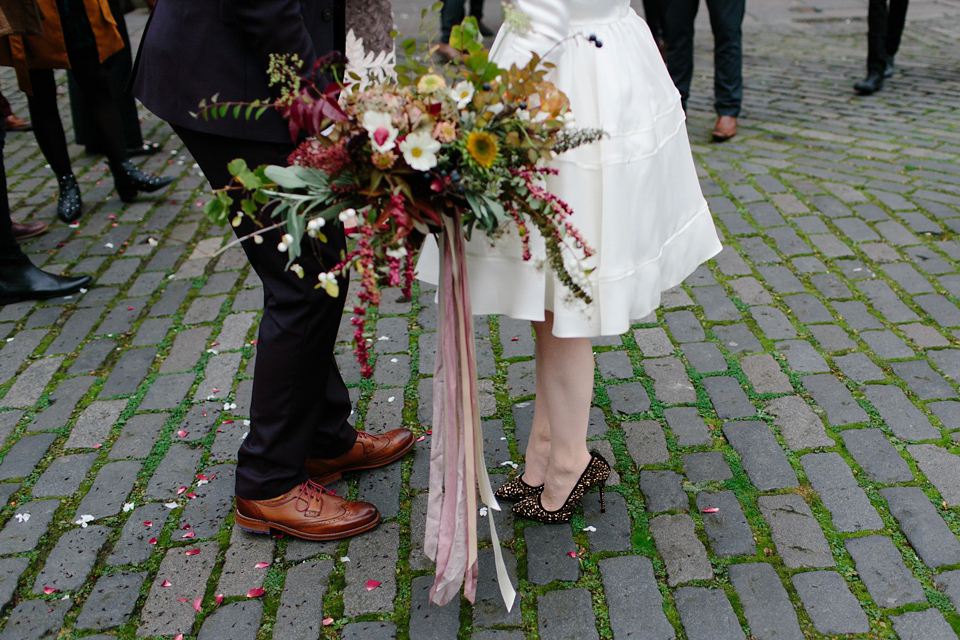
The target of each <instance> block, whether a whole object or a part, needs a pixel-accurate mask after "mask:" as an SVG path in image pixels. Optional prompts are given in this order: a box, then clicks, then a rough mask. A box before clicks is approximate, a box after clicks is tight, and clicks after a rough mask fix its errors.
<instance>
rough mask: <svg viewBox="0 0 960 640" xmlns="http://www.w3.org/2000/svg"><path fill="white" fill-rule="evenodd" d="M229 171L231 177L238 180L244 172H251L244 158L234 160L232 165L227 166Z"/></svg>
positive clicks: (231, 162)
mask: <svg viewBox="0 0 960 640" xmlns="http://www.w3.org/2000/svg"><path fill="white" fill-rule="evenodd" d="M227 171H229V172H230V175H232V176H233V177H234V178H236V177H237V176H238V175H239V174H241V173H243V172H244V171H249V169H248V168H247V161H246V160H244V159H243V158H234V159H233V160H231V161H230V164H228V165H227Z"/></svg>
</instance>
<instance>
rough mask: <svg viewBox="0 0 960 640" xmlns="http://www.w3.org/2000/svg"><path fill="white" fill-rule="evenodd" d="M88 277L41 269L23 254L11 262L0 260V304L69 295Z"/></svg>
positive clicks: (85, 281)
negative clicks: (57, 273)
mask: <svg viewBox="0 0 960 640" xmlns="http://www.w3.org/2000/svg"><path fill="white" fill-rule="evenodd" d="M91 280H92V278H91V277H90V276H56V275H53V274H52V273H47V272H46V271H41V270H40V269H38V268H36V267H35V266H33V263H31V262H30V260H29V259H28V258H27V257H26V256H24V257H23V258H22V259H20V260H16V261H12V262H6V261H5V262H0V305H5V304H11V303H13V302H21V301H23V300H46V299H47V298H59V297H61V296H69V295H71V294H74V293H76V292H77V291H79V290H80V289H82V288H83V287H86V286H87V285H88V284H90V282H91Z"/></svg>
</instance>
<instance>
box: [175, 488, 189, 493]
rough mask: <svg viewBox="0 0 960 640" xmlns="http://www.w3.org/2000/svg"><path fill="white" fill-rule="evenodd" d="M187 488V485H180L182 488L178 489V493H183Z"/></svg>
mask: <svg viewBox="0 0 960 640" xmlns="http://www.w3.org/2000/svg"><path fill="white" fill-rule="evenodd" d="M186 490H187V488H186V487H180V488H178V489H177V495H180V494H181V493H183V492H184V491H186Z"/></svg>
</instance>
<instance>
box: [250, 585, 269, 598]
mask: <svg viewBox="0 0 960 640" xmlns="http://www.w3.org/2000/svg"><path fill="white" fill-rule="evenodd" d="M264 593H266V592H265V591H264V589H263V587H257V588H256V589H250V591H247V597H248V598H259V597H260V596H262V595H263V594H264Z"/></svg>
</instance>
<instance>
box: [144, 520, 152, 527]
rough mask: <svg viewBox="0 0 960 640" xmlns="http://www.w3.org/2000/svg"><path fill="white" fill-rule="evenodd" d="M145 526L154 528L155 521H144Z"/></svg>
mask: <svg viewBox="0 0 960 640" xmlns="http://www.w3.org/2000/svg"><path fill="white" fill-rule="evenodd" d="M143 526H145V527H152V526H153V521H152V520H144V521H143Z"/></svg>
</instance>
